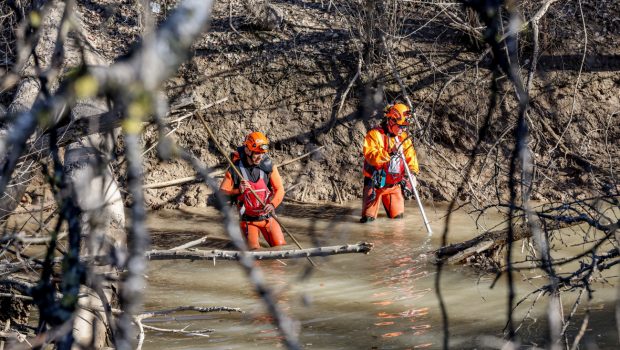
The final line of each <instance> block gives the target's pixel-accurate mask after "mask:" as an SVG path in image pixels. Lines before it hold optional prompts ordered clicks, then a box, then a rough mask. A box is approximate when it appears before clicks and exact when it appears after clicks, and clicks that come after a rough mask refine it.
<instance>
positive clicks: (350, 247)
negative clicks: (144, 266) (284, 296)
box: [145, 242, 373, 260]
mask: <svg viewBox="0 0 620 350" xmlns="http://www.w3.org/2000/svg"><path fill="white" fill-rule="evenodd" d="M372 248H373V244H372V243H368V242H360V243H357V244H345V245H339V246H329V247H316V248H307V249H293V250H279V251H250V252H246V254H248V255H250V256H252V257H253V258H254V259H256V260H273V259H296V258H307V257H311V256H327V255H336V254H348V253H365V254H366V253H368V252H370V250H371V249H372ZM145 255H146V258H147V259H149V260H171V259H188V260H217V259H220V260H239V258H240V256H241V252H240V251H235V250H217V249H214V250H197V249H196V250H194V249H192V250H172V249H171V250H151V251H148V252H146V254H145Z"/></svg>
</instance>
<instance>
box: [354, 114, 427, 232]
mask: <svg viewBox="0 0 620 350" xmlns="http://www.w3.org/2000/svg"><path fill="white" fill-rule="evenodd" d="M410 115H411V110H410V109H409V107H407V106H406V105H404V104H402V103H396V104H394V105H388V106H387V107H386V109H385V114H384V117H385V119H384V120H383V121H382V123H381V124H380V125H379V126H377V127H375V128H373V129H371V130H370V131H368V133H367V134H366V137H365V138H364V149H363V152H364V193H363V196H362V197H363V199H362V200H363V204H362V218H361V219H360V222H362V223H364V222H369V221H373V220H375V219H376V218H377V212H378V211H379V205H380V204H383V206H384V207H385V211H386V212H387V215H388V217H390V218H402V217H403V215H404V212H405V202H404V197H403V194H402V190H401V185H402V184H406V185H408V186H416V184H415V183H412V184H409V183H408V182H409V181H408V180H409V179H408V178H407V173H406V170H405V166H407V167H409V170H410V171H411V173H412V174H418V172H419V169H418V160H417V157H416V152H415V149H414V148H413V142H412V141H411V138H410V137H409V136H408V134H407V132H406V131H405V128H406V127H407V126H408V125H409V122H408V121H407V118H409V117H410ZM401 151H402V152H404V155H405V160H406V164H405V162H403V161H402V157H400V152H401ZM413 181H414V182H415V177H413Z"/></svg>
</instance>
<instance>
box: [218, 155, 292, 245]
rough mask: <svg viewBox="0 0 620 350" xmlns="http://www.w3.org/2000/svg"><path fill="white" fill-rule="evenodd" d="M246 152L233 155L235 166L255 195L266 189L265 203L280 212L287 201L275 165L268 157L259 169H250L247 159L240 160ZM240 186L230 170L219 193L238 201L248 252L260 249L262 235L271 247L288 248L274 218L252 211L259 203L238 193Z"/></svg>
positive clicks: (254, 167) (253, 198)
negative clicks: (283, 201) (240, 155)
mask: <svg viewBox="0 0 620 350" xmlns="http://www.w3.org/2000/svg"><path fill="white" fill-rule="evenodd" d="M243 152H244V151H243V148H242V147H241V148H240V149H239V150H237V152H235V153H233V163H234V164H235V166H236V167H237V168H238V169H239V170H240V171H241V173H242V175H243V178H244V180H247V181H249V182H250V184H251V185H252V188H253V189H254V190H255V192H257V193H259V191H261V190H263V187H265V188H266V189H267V194H266V195H265V197H264V200H263V202H264V204H272V205H273V206H274V208H277V207H278V206H279V205H280V203H282V199H283V198H284V187H283V186H282V178H281V177H280V173H279V172H278V169H277V168H276V167H275V166H273V165H272V163H271V159H270V158H269V157H267V156H265V157H264V158H263V160H262V161H261V162H260V164H259V165H256V166H252V165H249V164H248V163H247V161H246V160H245V157H243V158H244V159H240V157H239V154H245V153H243ZM240 183H241V179H240V178H239V176H238V175H237V173H236V172H234V171H233V170H228V171H227V172H226V175H225V176H224V181H222V184H221V185H220V191H222V192H223V193H225V194H227V195H229V196H232V197H235V198H237V204H238V207H239V210H240V214H241V219H240V221H241V222H240V224H241V225H240V226H241V232H243V233H244V235H245V237H246V240H247V242H248V247H249V249H258V248H260V244H259V234H260V233H262V235H263V237H265V240H266V241H267V243H269V245H270V246H271V247H274V246H279V245H284V244H286V241H285V240H284V236H283V235H282V229H281V228H280V225H279V224H278V222H277V221H276V220H275V219H274V218H273V217H272V215H271V214H266V213H264V212H262V213H261V212H260V209H259V210H256V209H250V208H255V203H256V202H257V200H256V198H255V197H254V195H253V194H251V193H248V192H246V193H245V194H244V193H241V192H240V190H239V184H240ZM263 185H265V186H263ZM248 213H250V214H248Z"/></svg>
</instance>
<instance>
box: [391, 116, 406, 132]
mask: <svg viewBox="0 0 620 350" xmlns="http://www.w3.org/2000/svg"><path fill="white" fill-rule="evenodd" d="M388 127H389V128H390V132H391V133H392V134H394V135H396V136H400V134H402V133H403V130H405V128H404V127H402V126H400V125H398V124H396V122H395V121H393V120H391V119H390V121H389V122H388Z"/></svg>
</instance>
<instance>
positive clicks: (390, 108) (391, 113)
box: [385, 103, 411, 126]
mask: <svg viewBox="0 0 620 350" xmlns="http://www.w3.org/2000/svg"><path fill="white" fill-rule="evenodd" d="M410 116H411V110H410V109H409V107H407V105H405V104H402V103H396V104H394V105H387V107H385V117H386V118H387V119H392V120H394V122H395V123H396V124H398V125H403V126H407V125H409V121H407V118H409V117H410Z"/></svg>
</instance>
